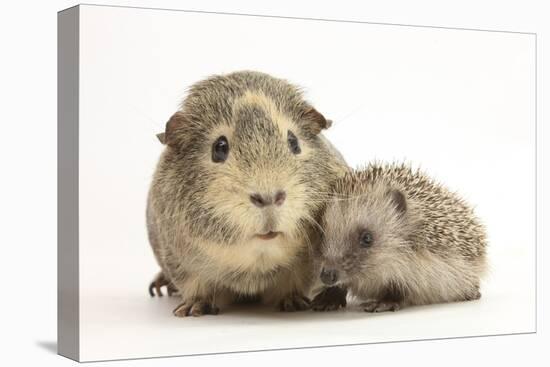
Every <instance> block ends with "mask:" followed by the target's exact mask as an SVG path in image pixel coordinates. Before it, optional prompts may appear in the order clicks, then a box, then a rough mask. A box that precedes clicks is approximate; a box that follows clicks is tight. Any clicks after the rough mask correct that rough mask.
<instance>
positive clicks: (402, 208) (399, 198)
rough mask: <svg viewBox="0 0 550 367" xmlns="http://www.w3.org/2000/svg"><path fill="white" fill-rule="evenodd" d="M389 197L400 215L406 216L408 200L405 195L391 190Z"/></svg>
mask: <svg viewBox="0 0 550 367" xmlns="http://www.w3.org/2000/svg"><path fill="white" fill-rule="evenodd" d="M388 197H389V198H390V200H391V202H392V203H393V204H394V205H395V208H396V209H397V212H398V213H400V214H405V212H406V211H407V198H406V197H405V194H403V192H401V190H398V189H390V190H389V191H388Z"/></svg>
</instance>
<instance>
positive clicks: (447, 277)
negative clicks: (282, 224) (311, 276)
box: [312, 163, 487, 312]
mask: <svg viewBox="0 0 550 367" xmlns="http://www.w3.org/2000/svg"><path fill="white" fill-rule="evenodd" d="M321 223H322V227H323V230H324V236H323V240H322V244H321V246H320V253H319V257H318V261H319V263H320V265H319V269H320V273H319V277H320V280H321V281H322V283H323V284H324V287H325V288H324V289H323V290H322V291H321V292H320V293H319V294H317V296H316V297H315V298H314V300H313V302H312V308H313V310H316V311H329V310H335V309H338V308H340V307H345V306H346V296H347V295H348V293H349V294H350V295H352V296H354V297H355V298H357V299H358V300H359V301H360V305H361V307H362V308H363V310H364V311H367V312H382V311H397V310H399V309H400V308H402V307H405V306H412V305H426V304H433V303H444V302H455V301H468V300H476V299H479V298H480V297H481V293H480V280H481V279H482V278H483V276H484V275H485V274H486V271H487V259H486V247H487V240H486V231H485V227H484V225H483V224H482V223H481V222H480V220H479V219H478V218H477V217H476V215H475V214H474V211H473V208H472V207H471V206H469V205H468V204H467V203H466V202H465V200H463V199H462V198H461V197H460V196H459V195H458V194H457V193H455V192H451V191H449V189H447V188H446V187H444V186H443V185H441V184H439V183H437V182H436V181H435V180H433V179H432V178H430V177H428V176H427V175H426V174H425V173H423V172H421V171H420V170H419V169H416V170H413V169H412V168H411V167H410V166H409V165H406V164H399V163H385V164H384V163H371V164H369V165H368V166H367V167H366V168H365V169H359V170H350V171H349V172H348V173H346V174H345V175H344V176H343V177H341V178H340V179H338V180H336V181H335V183H334V185H333V187H332V195H331V198H330V199H329V201H328V204H327V208H326V211H325V213H324V215H323V218H322V222H321Z"/></svg>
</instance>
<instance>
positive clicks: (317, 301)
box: [311, 287, 347, 311]
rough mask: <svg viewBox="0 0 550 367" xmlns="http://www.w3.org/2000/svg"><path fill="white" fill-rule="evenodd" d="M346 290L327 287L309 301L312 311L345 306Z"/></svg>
mask: <svg viewBox="0 0 550 367" xmlns="http://www.w3.org/2000/svg"><path fill="white" fill-rule="evenodd" d="M346 293H347V291H346V290H345V289H343V288H340V287H328V288H325V289H324V290H323V291H322V292H321V293H319V294H318V295H316V296H315V298H314V299H313V301H312V302H311V308H312V309H313V311H334V310H337V309H339V308H340V307H342V308H343V307H346V304H347V302H346Z"/></svg>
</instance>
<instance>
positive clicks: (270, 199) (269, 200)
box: [250, 190, 286, 208]
mask: <svg viewBox="0 0 550 367" xmlns="http://www.w3.org/2000/svg"><path fill="white" fill-rule="evenodd" d="M285 200H286V192H284V191H282V190H279V191H277V192H276V193H275V195H266V194H258V193H254V194H251V195H250V201H251V202H252V204H254V205H256V206H257V207H258V208H263V207H265V206H269V205H271V204H275V205H277V206H281V205H283V203H284V202H285Z"/></svg>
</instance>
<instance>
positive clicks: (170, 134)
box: [157, 111, 185, 147]
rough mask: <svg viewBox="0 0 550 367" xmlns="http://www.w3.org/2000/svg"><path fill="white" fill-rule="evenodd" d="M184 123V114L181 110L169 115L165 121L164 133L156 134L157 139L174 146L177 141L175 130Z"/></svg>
mask: <svg viewBox="0 0 550 367" xmlns="http://www.w3.org/2000/svg"><path fill="white" fill-rule="evenodd" d="M184 125H185V116H184V115H183V112H181V111H178V112H176V113H175V114H173V115H172V117H170V119H169V120H168V122H167V123H166V128H165V130H164V133H160V134H157V137H158V139H159V140H160V142H161V143H162V144H167V145H169V146H171V147H175V146H176V143H177V139H176V137H177V134H178V133H177V132H178V130H180V129H181V128H182V127H183V126H184Z"/></svg>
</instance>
